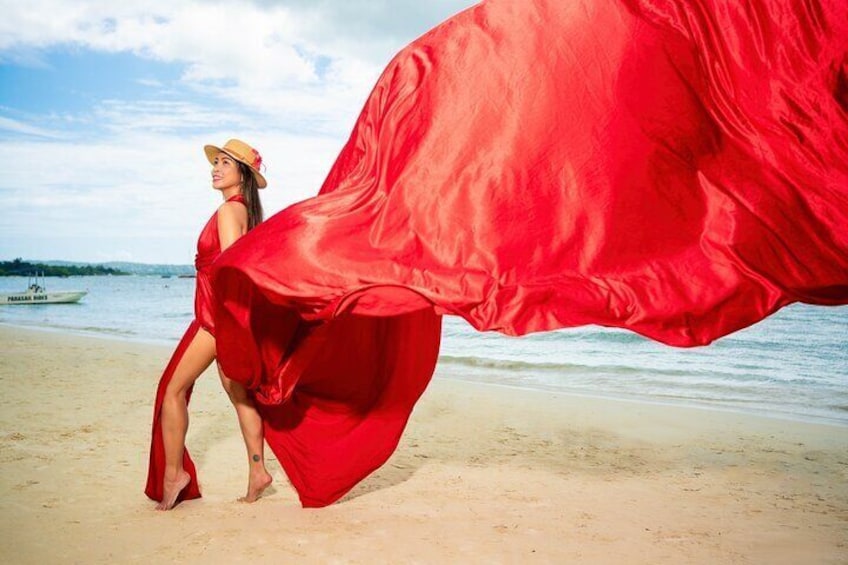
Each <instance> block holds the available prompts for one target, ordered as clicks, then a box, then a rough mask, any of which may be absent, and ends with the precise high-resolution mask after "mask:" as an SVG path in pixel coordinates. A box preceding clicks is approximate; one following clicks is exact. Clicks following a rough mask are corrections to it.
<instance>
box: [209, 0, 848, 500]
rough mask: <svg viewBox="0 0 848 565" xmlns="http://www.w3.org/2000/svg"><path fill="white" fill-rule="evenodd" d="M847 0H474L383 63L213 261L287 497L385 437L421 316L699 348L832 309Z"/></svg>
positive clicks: (847, 214) (331, 494) (221, 306)
mask: <svg viewBox="0 0 848 565" xmlns="http://www.w3.org/2000/svg"><path fill="white" fill-rule="evenodd" d="M846 64H848V2H845V0H808V1H804V2H801V1H795V0H768V1H763V2H753V3H751V2H736V1H735V0H688V1H687V0H572V1H568V2H564V1H562V0H523V1H520V2H516V1H514V0H489V1H486V2H482V3H481V4H479V5H476V6H475V7H473V8H471V9H469V10H466V11H464V12H462V13H460V14H458V15H457V16H455V17H454V18H452V19H450V20H448V21H446V22H445V23H443V24H442V25H440V26H438V27H436V28H434V29H433V30H431V31H430V32H428V33H427V34H425V35H424V36H422V37H421V38H419V39H418V40H416V41H414V42H413V43H412V44H410V45H409V46H407V47H406V48H404V49H403V50H402V51H401V52H400V53H399V54H398V55H397V56H396V57H395V58H394V59H393V60H392V61H391V63H390V64H389V65H388V67H387V68H386V70H385V71H384V73H383V74H382V76H381V77H380V79H379V80H378V82H377V84H376V86H375V87H374V90H373V92H372V93H371V95H370V97H369V99H368V100H367V102H366V104H365V107H364V109H363V111H362V113H361V115H360V116H359V118H358V120H357V122H356V124H355V126H354V128H353V132H352V134H351V137H350V139H349V141H348V142H347V144H346V145H345V147H344V148H343V149H342V151H341V153H340V155H339V156H338V158H337V160H336V162H335V164H334V165H333V167H332V169H331V170H330V172H329V174H328V176H327V178H326V181H325V182H324V184H323V186H322V188H321V192H320V194H319V195H318V196H316V197H314V198H311V199H308V200H306V201H303V202H300V203H298V204H295V205H293V206H291V207H289V208H287V209H285V210H283V211H281V212H280V213H278V214H276V215H275V216H273V217H272V218H270V219H269V220H268V221H266V222H265V223H263V224H262V225H260V226H259V227H257V228H256V229H254V230H253V231H252V232H251V233H249V234H248V235H247V236H246V237H244V238H242V239H240V240H239V241H238V242H236V243H235V244H234V245H233V246H232V247H231V248H229V249H227V251H226V252H225V253H224V254H223V255H222V256H221V257H220V259H219V260H218V261H217V262H216V264H215V266H214V268H213V289H214V292H215V299H216V300H215V302H216V304H215V307H216V311H215V317H216V327H217V331H218V344H219V345H218V353H219V361H220V362H221V363H222V365H223V368H224V370H225V372H226V374H227V375H228V376H229V377H230V378H233V379H235V380H238V381H239V382H242V383H244V384H245V385H246V386H248V387H249V388H251V389H252V390H254V391H255V392H256V394H257V399H258V400H259V409H260V411H261V412H262V414H263V416H264V418H265V434H266V438H267V441H268V443H269V445H270V447H271V448H272V450H273V451H274V452H275V453H276V454H277V456H278V458H279V460H280V462H281V463H282V465H283V467H284V468H285V471H286V473H287V474H288V476H289V478H290V480H291V481H292V484H293V485H294V487H295V488H296V490H297V492H298V494H299V496H300V499H301V502H302V503H303V504H304V505H306V506H321V505H325V504H329V503H331V502H333V501H335V500H337V499H338V498H339V497H341V496H343V495H344V494H345V493H346V492H348V491H349V490H350V488H352V487H353V486H354V485H355V484H356V483H357V482H358V481H359V480H361V479H362V478H363V477H365V476H366V475H367V474H368V473H369V472H370V471H372V470H374V469H376V468H377V467H379V466H380V465H381V464H382V463H383V462H384V461H385V460H386V459H387V458H388V457H389V456H390V455H391V453H392V451H393V450H394V449H395V447H396V445H397V441H398V438H399V437H400V434H401V432H402V430H403V427H404V426H405V424H406V421H407V418H408V417H409V414H410V412H411V410H412V408H413V406H414V404H415V401H416V400H417V398H418V397H419V395H420V394H421V393H422V391H423V390H424V388H425V387H426V386H427V383H428V381H429V379H430V377H431V374H432V371H433V368H434V366H435V362H436V358H437V355H438V346H439V333H440V326H439V323H440V316H441V315H443V314H452V315H457V316H462V317H463V318H465V319H466V320H467V321H468V322H469V323H470V324H471V325H472V326H474V327H475V328H477V329H479V330H481V331H482V330H496V331H500V332H503V333H506V334H513V335H520V334H525V333H528V332H537V331H546V330H552V329H556V328H563V327H568V326H578V325H583V324H599V325H603V326H611V327H621V328H627V329H630V330H632V331H634V332H638V333H640V334H642V335H644V336H647V337H649V338H652V339H655V340H659V341H661V342H664V343H667V344H671V345H675V346H693V345H703V344H707V343H709V342H710V341H712V340H714V339H716V338H718V337H721V336H723V335H725V334H728V333H730V332H733V331H735V330H738V329H740V328H743V327H745V326H748V325H750V324H753V323H755V322H757V321H758V320H761V319H762V318H764V317H765V316H767V315H769V314H771V313H773V312H775V311H776V310H778V309H779V308H781V307H783V306H785V305H787V304H790V303H792V302H796V301H801V302H807V303H812V304H845V303H848V69H846Z"/></svg>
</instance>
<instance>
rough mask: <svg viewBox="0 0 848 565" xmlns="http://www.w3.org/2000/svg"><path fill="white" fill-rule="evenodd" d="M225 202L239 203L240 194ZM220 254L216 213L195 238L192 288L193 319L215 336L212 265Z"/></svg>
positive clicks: (216, 212)
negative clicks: (195, 275)
mask: <svg viewBox="0 0 848 565" xmlns="http://www.w3.org/2000/svg"><path fill="white" fill-rule="evenodd" d="M226 202H241V203H242V204H244V197H243V196H242V195H241V194H236V195H234V196H231V197H230V198H228V199H227V200H226ZM220 254H221V241H220V240H219V239H218V211H217V210H216V211H215V213H214V214H212V216H211V217H210V218H209V221H208V222H206V225H205V226H203V229H202V230H201V231H200V237H198V238H197V254H196V255H195V256H194V268H195V270H196V271H197V279H196V284H195V287H194V317H195V319H196V320H197V321H198V322H200V327H202V328H203V329H204V330H206V331H208V332H209V333H211V334H213V335H214V334H215V317H214V315H213V311H214V309H213V307H212V304H213V298H212V280H211V274H212V263H214V262H215V260H216V259H217V258H218V256H219V255H220Z"/></svg>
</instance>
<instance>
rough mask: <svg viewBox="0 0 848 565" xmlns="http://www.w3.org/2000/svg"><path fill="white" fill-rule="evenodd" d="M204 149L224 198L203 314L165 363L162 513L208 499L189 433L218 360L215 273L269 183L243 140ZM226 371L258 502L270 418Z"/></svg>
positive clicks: (158, 465)
mask: <svg viewBox="0 0 848 565" xmlns="http://www.w3.org/2000/svg"><path fill="white" fill-rule="evenodd" d="M204 151H205V152H206V157H207V159H209V162H210V163H211V164H212V187H213V188H214V189H215V190H219V191H221V195H222V196H223V199H224V203H223V204H221V206H220V207H219V208H218V210H217V211H216V212H215V213H214V214H213V215H212V217H211V218H210V219H209V221H208V222H207V224H206V226H205V227H204V228H203V231H202V232H201V233H200V238H199V239H198V242H197V256H196V258H195V267H196V269H197V283H196V287H195V301H194V315H195V319H194V320H193V321H192V322H191V325H190V326H189V328H188V330H187V331H186V333H185V335H184V336H183V338H182V340H181V341H180V343H179V345H178V346H177V349H176V351H175V352H174V354H173V356H172V357H171V360H170V362H169V363H168V366H167V367H166V368H165V372H164V374H163V375H162V378H161V379H160V381H159V388H158V391H157V394H156V406H155V409H154V414H153V438H152V442H151V448H150V466H149V469H148V476H147V488H146V489H145V493H146V494H147V496H149V497H150V498H152V499H153V500H156V501H158V502H159V504H158V505H157V506H156V509H157V510H170V509H171V508H173V507H174V505H175V504H177V502H179V501H181V500H187V499H191V498H198V497H199V496H200V490H199V488H198V485H197V476H196V472H195V468H194V464H193V463H192V461H191V458H190V457H189V455H188V452H187V451H186V449H185V436H186V431H187V430H188V401H189V399H190V397H191V391H192V387H193V385H194V382H195V381H196V380H197V378H198V377H199V376H200V375H201V374H202V373H203V371H205V370H206V369H207V368H208V367H209V365H210V364H211V363H212V361H213V360H215V357H216V347H215V328H214V320H213V317H212V286H211V281H210V276H209V275H210V270H211V267H212V263H213V262H214V261H215V259H216V258H217V257H218V255H220V253H221V252H222V251H223V250H224V249H226V248H227V247H229V246H230V245H232V244H233V243H234V242H235V241H236V240H237V239H239V238H240V237H241V236H243V235H244V234H245V233H247V232H248V231H249V230H250V229H252V228H254V227H255V226H256V225H257V224H259V223H260V222H261V221H262V205H261V203H260V201H259V192H258V189H260V188H265V186H266V184H267V183H266V181H265V178H264V177H263V176H262V174H261V173H260V172H259V168H260V166H261V164H262V158H261V156H260V155H259V153H258V152H257V151H256V150H255V149H253V148H252V147H250V146H249V145H248V144H246V143H244V142H243V141H240V140H238V139H231V140H229V141H228V142H227V143H226V145H224V147H222V148H218V147H216V146H214V145H207V146H206V147H205V148H204ZM218 373H219V375H220V377H221V382H222V384H223V386H224V389H225V390H226V391H227V393H228V394H229V396H230V400H231V401H232V402H233V405H234V406H235V409H236V413H237V414H238V419H239V425H240V427H241V431H242V435H243V436H244V443H245V446H246V447H247V453H248V465H249V477H248V484H247V494H246V495H245V497H244V499H243V500H245V501H247V502H253V501H255V500H256V499H257V498H259V497H260V496H261V494H262V492H263V491H264V490H265V488H267V487H268V485H270V484H271V480H272V479H271V475H270V474H269V473H268V471H267V469H266V468H265V456H264V437H263V432H262V419H261V417H260V415H259V413H258V412H257V411H256V407H255V405H254V403H253V399H252V397H251V395H250V394H249V393H248V392H247V391H246V390H245V389H244V387H242V386H241V385H240V384H239V383H236V382H233V381H231V380H230V379H228V378H227V377H226V376H225V375H224V373H223V372H222V371H221V368H220V366H219V367H218Z"/></svg>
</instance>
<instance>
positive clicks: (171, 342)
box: [0, 322, 848, 428]
mask: <svg viewBox="0 0 848 565" xmlns="http://www.w3.org/2000/svg"><path fill="white" fill-rule="evenodd" d="M0 328H9V329H20V330H23V331H33V332H45V333H49V334H54V335H55V334H58V335H61V336H77V337H83V338H90V339H103V340H107V341H116V342H121V343H126V344H138V345H146V346H153V347H164V348H170V351H173V349H174V348H175V347H176V345H177V343H178V342H179V339H178V338H177V339H152V338H143V337H132V336H127V335H120V334H115V335H111V334H108V333H103V332H100V331H86V330H84V329H75V328H60V327H45V326H36V325H32V326H29V325H19V324H13V323H9V322H0ZM489 372H490V374H492V375H495V374H497V372H498V370H497V369H490V370H489ZM433 378H434V379H449V380H456V381H461V382H468V383H476V384H481V385H485V386H495V387H506V388H511V389H516V390H521V391H537V392H544V393H548V394H561V395H565V396H573V397H578V398H594V399H603V400H610V401H620V402H631V403H637V404H649V405H655V406H669V407H680V408H691V409H694V410H708V411H709V410H715V411H718V412H726V413H730V414H741V415H750V416H756V417H760V418H768V419H774V420H786V421H789V422H800V423H810V424H821V425H825V426H833V427H837V428H848V416H846V419H844V420H842V419H838V418H835V417H826V416H816V415H809V414H798V413H793V412H777V413H774V412H769V411H767V410H757V409H755V408H743V407H739V408H736V407H733V406H728V405H724V404H721V403H719V402H711V401H702V402H699V401H696V400H690V399H680V400H675V399H666V398H658V397H652V396H649V395H645V396H638V395H627V394H615V393H604V392H602V391H599V392H587V391H583V390H578V389H569V388H567V387H543V386H521V385H516V384H512V383H506V382H491V381H487V380H485V379H480V378H474V377H468V376H463V375H461V374H459V371H458V370H457V365H455V364H446V363H441V362H440V363H438V364H437V366H436V371H435V373H434V376H433Z"/></svg>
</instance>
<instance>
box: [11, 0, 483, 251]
mask: <svg viewBox="0 0 848 565" xmlns="http://www.w3.org/2000/svg"><path fill="white" fill-rule="evenodd" d="M473 3H474V2H471V1H462V0H436V1H433V2H419V1H414V0H398V1H391V2H390V1H379V0H373V1H359V0H349V1H342V0H336V1H331V0H324V1H321V0H311V1H309V0H288V1H276V2H247V1H244V2H239V1H230V2H209V1H205V2H200V1H183V0H169V1H167V2H165V1H162V0H158V1H143V0H142V1H136V2H133V3H116V2H112V1H111V0H90V1H84V0H83V1H72V0H64V1H55V0H54V1H42V0H33V1H29V2H25V3H23V2H21V3H12V2H6V1H3V0H0V9H2V12H3V14H4V18H3V19H2V21H0V154H2V159H3V161H4V165H3V167H2V169H0V171H2V173H0V207H2V210H3V214H2V215H0V236H2V237H0V260H9V259H13V258H15V257H22V258H24V259H33V260H46V259H66V260H73V261H86V262H103V261H113V260H121V261H139V262H147V263H190V262H191V261H192V260H193V257H194V247H195V243H196V238H197V234H198V232H199V230H200V228H201V227H202V225H203V223H204V222H205V220H206V219H207V218H208V216H209V215H210V214H211V213H212V211H213V210H214V209H215V207H216V206H217V205H218V203H219V200H220V195H219V193H217V192H214V191H213V190H212V189H211V187H210V183H209V166H208V164H207V162H206V161H205V159H204V157H203V152H202V146H203V145H204V144H206V143H213V144H222V143H224V142H225V141H226V140H227V139H229V138H230V137H240V138H242V139H244V140H246V141H248V142H249V143H252V144H253V145H255V146H256V147H257V148H258V149H259V150H260V152H261V153H262V155H263V158H264V161H265V163H266V166H267V169H266V177H267V178H268V181H269V188H268V189H266V190H265V191H263V194H262V196H263V203H264V205H265V209H266V213H267V215H271V214H272V213H274V212H276V211H279V210H281V209H282V208H284V207H286V206H287V205H289V204H291V203H293V202H295V201H298V200H301V199H303V198H307V197H309V196H311V195H313V194H315V193H316V192H317V190H318V188H319V187H320V185H321V182H322V181H323V178H324V176H325V175H326V173H327V171H328V169H329V167H330V166H331V164H332V162H333V160H334V159H335V156H336V154H337V153H338V151H339V150H340V149H341V146H342V145H343V144H344V142H345V140H346V139H347V136H348V134H349V132H350V129H351V127H352V126H353V122H354V120H355V118H356V116H357V115H358V113H359V111H360V110H361V108H362V104H363V102H364V101H365V98H366V97H367V95H368V93H369V92H370V89H371V87H372V85H373V83H374V81H375V80H376V78H377V76H378V75H379V73H380V71H381V70H382V68H383V67H384V66H385V64H386V63H387V62H388V61H389V59H390V58H391V57H392V55H394V53H396V52H397V50H398V49H400V48H401V47H403V46H404V45H405V44H407V43H408V42H409V41H411V40H413V39H414V38H415V37H417V36H419V35H421V34H422V33H424V32H425V31H427V30H428V29H429V28H431V27H433V26H434V25H436V24H438V23H439V22H441V21H443V20H444V19H446V18H448V17H450V16H451V15H453V14H455V13H456V12H458V11H460V10H462V9H464V8H467V7H469V6H471V5H472V4H473ZM120 4H127V5H120ZM129 4H132V5H129Z"/></svg>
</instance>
